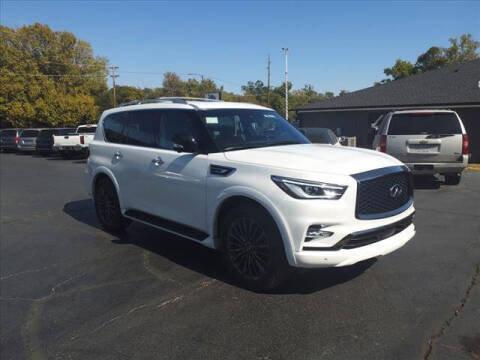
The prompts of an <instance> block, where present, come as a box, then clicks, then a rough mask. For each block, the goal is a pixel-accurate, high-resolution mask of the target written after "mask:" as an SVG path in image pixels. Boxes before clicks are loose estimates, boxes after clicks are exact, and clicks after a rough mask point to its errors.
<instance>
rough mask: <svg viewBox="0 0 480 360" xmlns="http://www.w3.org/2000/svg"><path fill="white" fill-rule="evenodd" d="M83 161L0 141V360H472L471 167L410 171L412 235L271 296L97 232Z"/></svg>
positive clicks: (198, 260)
mask: <svg viewBox="0 0 480 360" xmlns="http://www.w3.org/2000/svg"><path fill="white" fill-rule="evenodd" d="M84 167H85V164H84V161H82V160H63V159H60V158H55V157H48V158H44V157H37V156H30V155H17V154H0V172H1V178H0V180H1V192H0V195H1V208H0V210H1V233H0V235H1V243H0V250H1V252H0V255H1V269H0V276H1V278H0V279H1V282H0V285H1V288H0V296H1V298H0V300H1V301H0V306H1V354H0V355H1V359H2V360H7V359H123V358H125V359H130V358H135V359H153V358H155V359H235V360H237V359H263V360H267V359H293V358H295V359H423V358H428V359H470V358H471V359H478V357H479V356H480V325H479V324H480V274H479V273H480V172H479V173H473V172H468V173H465V175H464V178H463V180H462V183H461V184H460V185H459V186H446V185H443V184H440V183H438V182H433V183H432V182H428V181H425V182H420V183H418V184H417V189H416V190H415V205H416V208H417V215H416V221H415V223H416V228H417V235H416V237H415V238H414V239H413V240H412V241H411V242H409V243H408V244H407V245H406V246H405V247H403V248H402V249H400V250H398V251H397V252H395V253H393V254H390V255H389V256H386V257H384V258H380V259H378V260H376V261H368V262H365V263H362V264H358V265H356V266H353V267H350V268H346V269H323V270H322V269H320V270H314V271H305V272H299V273H296V274H295V275H294V276H293V278H292V279H291V280H290V281H289V283H287V284H285V286H283V287H282V288H281V289H278V290H277V291H275V292H273V293H268V294H258V293H254V292H251V291H248V290H245V289H242V288H240V287H238V286H236V285H235V284H232V283H230V281H229V280H228V278H226V277H225V275H224V273H223V268H222V266H221V263H220V260H219V257H218V256H217V254H216V253H215V252H214V251H212V250H209V249H206V248H203V247H201V246H199V245H196V244H193V243H191V242H189V241H187V240H183V239H181V238H178V237H175V236H172V235H169V234H166V233H164V232H161V231H158V230H155V229H151V228H148V227H146V226H144V225H142V224H133V225H132V226H131V227H130V228H129V229H128V232H127V233H126V234H125V235H124V236H121V237H115V236H112V235H110V234H108V233H105V232H104V231H102V230H101V229H100V227H99V223H98V222H97V220H96V217H95V213H94V209H93V206H92V202H91V201H90V200H89V199H88V197H87V192H86V190H85V186H84V176H83V171H84Z"/></svg>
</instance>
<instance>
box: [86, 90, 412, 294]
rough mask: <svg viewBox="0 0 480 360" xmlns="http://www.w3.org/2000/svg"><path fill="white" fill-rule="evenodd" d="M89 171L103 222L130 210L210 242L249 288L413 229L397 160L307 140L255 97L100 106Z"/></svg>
mask: <svg viewBox="0 0 480 360" xmlns="http://www.w3.org/2000/svg"><path fill="white" fill-rule="evenodd" d="M87 173H88V190H89V192H90V194H91V195H92V196H93V198H94V202H95V208H96V212H97V215H98V218H99V220H100V222H101V224H102V225H103V227H104V228H105V229H106V230H108V231H113V232H116V231H121V230H123V229H124V228H125V227H126V226H128V224H129V223H130V220H135V221H139V222H142V223H145V224H148V225H151V226H154V227H157V228H160V229H163V230H166V231H169V232H171V233H174V234H178V235H181V236H183V237H186V238H188V239H191V240H192V241H195V242H198V243H200V244H203V245H205V246H208V247H211V248H216V249H220V250H221V252H222V254H223V255H222V256H223V258H224V260H225V263H226V266H227V268H228V269H229V271H230V272H231V273H232V275H233V276H234V277H235V278H236V279H237V280H239V281H241V282H242V283H243V284H244V285H245V286H247V287H249V288H253V289H270V288H273V287H275V286H277V285H278V284H280V282H281V281H282V280H283V279H285V276H286V275H287V273H288V269H289V265H290V266H294V267H307V268H312V267H331V266H346V265H351V264H354V263H356V262H359V261H362V260H365V259H369V258H373V257H377V256H380V255H385V254H388V253H390V252H392V251H394V250H396V249H398V248H400V247H401V246H403V245H404V244H405V243H406V242H407V241H409V240H410V239H411V238H412V237H413V236H414V234H415V228H414V225H413V215H414V212H415V211H414V208H413V190H412V184H411V176H410V172H409V171H408V169H407V168H406V167H405V166H404V165H403V164H402V163H401V162H399V161H398V160H396V159H395V158H393V157H391V156H389V155H386V154H382V153H378V152H375V151H372V150H366V149H355V148H350V147H339V146H335V145H329V144H325V145H323V144H322V145H320V144H311V143H310V142H309V141H308V140H307V138H305V137H304V136H303V135H302V134H301V133H300V132H299V131H298V130H296V129H295V128H294V127H293V126H291V125H290V124H289V123H288V122H287V121H286V120H284V119H283V118H282V117H280V116H279V115H278V114H277V113H276V112H275V111H273V110H271V109H268V108H265V107H262V106H258V105H253V104H245V103H232V102H222V101H200V100H187V99H185V98H161V99H157V100H155V101H154V102H152V101H149V102H147V103H140V102H138V103H137V104H136V105H127V106H123V107H119V108H115V109H111V110H107V111H105V112H104V113H103V115H102V116H101V119H100V122H99V126H98V129H97V132H96V134H95V138H94V140H93V141H92V142H91V143H90V157H89V159H88V163H87Z"/></svg>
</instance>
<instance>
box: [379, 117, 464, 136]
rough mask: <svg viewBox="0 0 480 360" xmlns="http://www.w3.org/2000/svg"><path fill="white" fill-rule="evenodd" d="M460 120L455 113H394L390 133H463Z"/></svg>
mask: <svg viewBox="0 0 480 360" xmlns="http://www.w3.org/2000/svg"><path fill="white" fill-rule="evenodd" d="M461 133H462V129H461V128H460V122H459V121H458V118H457V116H456V115H455V114H453V113H416V114H414V113H412V114H394V115H393V116H392V119H391V120H390V125H389V127H388V135H421V134H427V135H447V134H461Z"/></svg>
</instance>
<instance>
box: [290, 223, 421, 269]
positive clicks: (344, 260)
mask: <svg viewBox="0 0 480 360" xmlns="http://www.w3.org/2000/svg"><path fill="white" fill-rule="evenodd" d="M414 236H415V225H414V224H411V225H410V226H408V227H407V228H406V229H405V230H403V231H401V232H399V233H398V234H396V235H393V236H392V237H389V238H387V239H385V240H381V241H378V242H375V243H373V244H370V245H365V246H362V247H358V248H355V249H340V250H334V251H321V250H315V251H300V252H297V253H295V254H294V256H295V262H296V266H298V267H305V268H314V267H315V268H316V267H341V266H348V265H353V264H355V263H357V262H359V261H363V260H367V259H371V258H374V257H378V256H383V255H386V254H389V253H391V252H393V251H395V250H397V249H399V248H401V247H402V246H403V245H405V244H406V243H407V242H408V241H409V240H410V239H411V238H413V237H414Z"/></svg>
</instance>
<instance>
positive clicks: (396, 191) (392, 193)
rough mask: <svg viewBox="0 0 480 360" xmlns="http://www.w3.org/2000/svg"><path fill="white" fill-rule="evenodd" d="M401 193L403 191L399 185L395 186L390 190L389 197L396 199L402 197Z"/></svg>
mask: <svg viewBox="0 0 480 360" xmlns="http://www.w3.org/2000/svg"><path fill="white" fill-rule="evenodd" d="M402 192H403V189H402V188H401V187H400V185H398V184H395V185H393V186H392V187H391V188H390V197H392V198H397V197H399V196H400V195H402Z"/></svg>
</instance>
